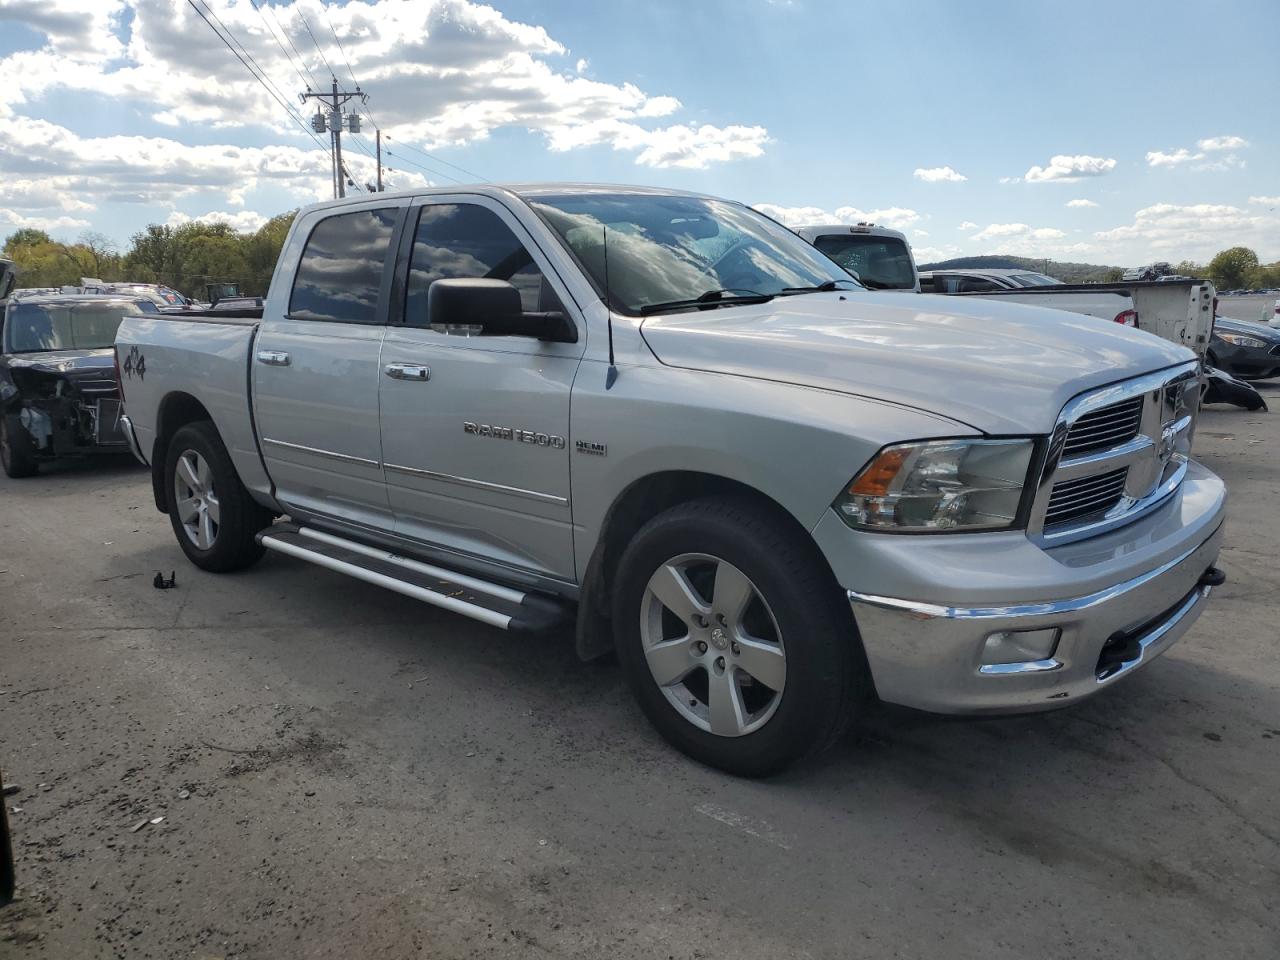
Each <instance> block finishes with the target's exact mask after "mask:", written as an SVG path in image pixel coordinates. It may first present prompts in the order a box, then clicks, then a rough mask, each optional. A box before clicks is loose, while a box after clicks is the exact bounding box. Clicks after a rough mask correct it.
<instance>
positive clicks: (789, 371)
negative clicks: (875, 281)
mask: <svg viewBox="0 0 1280 960" xmlns="http://www.w3.org/2000/svg"><path fill="white" fill-rule="evenodd" d="M640 329H641V333H642V335H643V336H644V339H645V341H646V342H647V343H648V344H649V347H650V349H652V350H653V352H654V354H655V355H656V356H657V358H658V359H659V361H661V362H662V363H664V364H666V365H668V366H674V367H684V368H688V369H693V370H706V371H711V372H716V373H727V374H735V375H738V376H744V377H754V378H758V379H762V380H775V381H779V382H783V383H793V384H797V385H800V386H809V387H817V388H820V389H824V390H835V391H839V392H841V393H848V394H854V395H858V396H863V397H870V398H874V399H877V400H885V401H889V402H892V403H898V404H902V405H904V406H909V407H914V408H916V409H919V410H925V411H928V412H930V413H933V414H941V415H943V416H946V417H949V418H950V419H952V420H956V421H959V422H961V423H964V424H966V425H968V426H971V427H974V428H975V429H978V430H981V431H983V432H985V433H992V434H1044V433H1048V432H1050V431H1051V430H1052V429H1053V426H1054V423H1055V422H1056V421H1057V417H1058V413H1059V412H1060V411H1061V410H1062V407H1063V405H1064V404H1066V402H1067V401H1068V400H1070V399H1071V398H1072V397H1073V396H1075V395H1076V394H1078V393H1081V392H1082V391H1085V390H1088V389H1090V388H1092V387H1097V386H1101V385H1103V384H1107V383H1113V382H1115V381H1117V380H1123V379H1126V378H1128V377H1133V376H1137V375H1139V374H1143V373H1148V372H1150V371H1152V370H1158V369H1161V368H1163V367H1168V366H1172V365H1174V364H1177V363H1183V362H1185V361H1187V360H1193V359H1195V355H1194V354H1193V353H1192V352H1191V351H1190V350H1187V349H1186V348H1184V347H1180V346H1178V345H1177V344H1174V343H1170V342H1169V341H1166V340H1162V339H1160V338H1159V337H1156V336H1153V335H1151V334H1148V333H1143V332H1141V331H1137V330H1132V329H1130V328H1128V327H1124V326H1122V325H1120V324H1116V323H1112V322H1110V321H1107V320H1099V319H1097V318H1095V317H1087V316H1084V315H1081V314H1074V313H1067V312H1065V311H1062V310H1046V309H1043V308H1040V307H1029V306H1025V305H1022V304H1014V303H1001V302H998V301H995V300H980V299H976V298H964V299H963V300H957V299H956V298H953V297H943V296H932V295H927V294H926V295H918V296H913V297H905V296H903V295H902V294H895V293H829V294H808V295H803V296H797V297H788V298H785V299H784V298H779V299H776V300H772V301H770V302H769V303H767V304H761V305H759V306H747V307H722V308H719V309H716V310H702V311H697V312H694V313H680V314H666V315H659V316H654V317H649V318H647V319H645V320H644V322H643V323H642V324H641V328H640Z"/></svg>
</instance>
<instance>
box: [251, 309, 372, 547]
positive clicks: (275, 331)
mask: <svg viewBox="0 0 1280 960" xmlns="http://www.w3.org/2000/svg"><path fill="white" fill-rule="evenodd" d="M385 331H386V328H385V327H382V326H364V325H360V324H353V323H323V322H317V321H314V320H287V319H286V320H280V321H278V322H274V323H272V324H271V325H270V326H269V327H268V328H267V329H264V330H263V331H262V333H261V334H259V336H258V340H257V342H256V343H255V344H254V348H253V349H254V357H253V360H252V364H253V392H254V399H255V407H256V417H257V421H258V434H259V436H260V437H261V438H262V456H263V458H264V460H265V461H266V464H267V472H268V473H269V474H270V475H271V479H272V480H273V481H275V485H276V496H277V497H278V499H279V500H280V502H281V503H283V504H285V505H286V506H295V507H299V508H301V509H303V510H307V511H310V512H312V513H319V514H324V515H326V516H331V517H337V518H340V519H345V520H350V521H354V522H357V523H366V524H372V525H375V526H377V527H379V528H381V529H390V527H391V526H392V518H391V508H390V506H389V504H388V502H387V491H386V484H385V481H384V480H383V475H382V467H381V462H382V444H381V437H380V436H379V433H378V381H379V379H380V375H379V366H378V359H379V353H380V351H381V349H382V338H383V335H384V333H385ZM268 354H284V355H286V356H287V357H288V362H287V365H281V364H278V363H267V362H263V360H262V359H261V357H262V356H264V355H268ZM272 359H277V358H275V357H273V358H272Z"/></svg>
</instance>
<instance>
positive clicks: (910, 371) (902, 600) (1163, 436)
mask: <svg viewBox="0 0 1280 960" xmlns="http://www.w3.org/2000/svg"><path fill="white" fill-rule="evenodd" d="M1048 319H1049V320H1052V322H1046V315H1042V313H1041V311H1038V310H1037V309H1035V308H1033V307H1027V306H1024V305H1020V304H1006V303H1000V302H995V301H991V300H972V299H957V298H947V297H933V296H913V297H904V296H902V295H901V294H893V293H889V292H884V293H880V292H875V291H868V290H866V289H864V288H862V287H861V286H860V285H858V284H857V283H856V282H855V281H853V280H852V279H851V278H850V276H849V275H848V274H847V273H845V272H844V271H843V270H842V269H841V268H840V267H839V266H837V265H836V264H835V263H834V262H832V261H831V260H828V259H827V257H826V256H825V255H823V254H822V253H821V252H819V251H818V250H816V249H815V248H813V247H812V246H810V245H809V244H807V243H805V242H804V241H803V240H801V239H800V238H799V237H797V236H796V235H795V234H793V233H791V232H790V231H788V230H786V229H784V228H783V227H781V226H779V225H778V224H776V223H774V222H773V221H771V220H769V219H768V218H766V217H764V216H762V215H760V214H757V213H756V212H754V211H753V210H751V209H749V208H747V207H745V206H743V205H740V204H737V203H731V202H726V201H723V200H716V199H712V198H708V197H702V196H696V195H691V194H685V193H677V192H672V191H665V190H650V189H643V188H624V187H616V186H589V185H563V184H560V185H541V186H518V187H510V188H505V187H499V186H483V187H466V188H455V189H453V190H448V191H446V190H435V191H422V192H418V193H412V194H400V195H396V194H380V195H375V196H360V197H354V198H349V199H347V200H345V201H338V202H334V203H324V204H319V205H317V206H313V207H309V208H307V209H305V210H304V211H303V212H302V213H301V214H300V215H299V216H298V218H297V220H296V221H295V223H294V225H293V229H292V231H291V233H290V235H289V237H288V239H287V240H286V242H285V245H284V249H283V251H282V253H281V256H280V260H279V263H278V264H277V266H276V270H275V275H274V277H273V279H272V283H271V288H270V292H269V293H268V295H267V297H266V300H265V303H264V306H263V309H262V310H261V316H257V315H256V314H249V315H246V316H236V315H235V314H234V312H232V313H222V314H209V315H203V316H202V315H197V314H176V315H153V316H138V317H127V318H125V320H124V322H123V323H122V324H121V326H120V330H119V335H118V339H117V343H116V350H117V354H118V362H119V364H120V368H121V372H122V387H123V393H124V399H125V405H126V420H125V429H126V432H127V434H128V435H129V437H130V439H131V444H132V446H133V447H134V450H135V453H136V455H137V456H138V457H139V458H140V459H142V460H143V461H144V462H147V463H149V464H151V466H152V471H153V472H152V476H153V479H154V483H153V486H154V494H155V503H156V506H157V507H158V508H159V509H160V510H162V511H164V512H166V513H168V514H169V516H170V518H171V520H172V524H173V529H174V532H175V534H176V536H177V539H178V542H179V544H181V546H182V549H183V550H184V551H185V553H186V554H187V556H188V557H189V558H190V559H191V560H192V562H194V563H195V564H197V565H198V566H200V567H202V568H204V569H206V570H215V571H223V570H232V569H236V568H240V567H244V566H247V565H248V564H251V563H253V562H254V561H255V560H257V559H258V558H259V556H260V555H261V554H262V552H263V550H264V549H267V550H272V551H277V552H279V553H282V554H285V555H287V556H288V557H292V558H297V559H298V560H303V561H308V562H311V563H314V564H318V565H319V566H321V567H324V568H327V569H328V570H330V571H334V572H337V573H343V574H347V575H349V576H352V577H356V578H358V579H360V580H363V581H366V582H369V583H374V584H378V585H381V586H383V587H386V588H388V589H391V590H395V591H398V592H399V593H402V594H406V595H408V596H410V597H415V598H417V599H419V600H421V601H424V602H426V603H429V604H434V605H435V606H437V607H442V608H444V609H446V610H450V611H453V612H455V613H459V614H463V615H465V616H469V617H473V618H475V619H477V620H480V621H483V622H484V623H487V624H490V625H492V626H494V627H497V628H500V629H506V630H511V631H529V630H543V629H549V628H553V627H556V626H557V625H561V624H563V625H566V626H567V625H568V624H569V623H571V622H575V620H576V626H577V644H578V649H579V652H580V654H581V655H582V656H583V657H587V658H590V657H596V656H600V655H603V654H606V653H608V652H609V651H614V650H616V653H617V657H618V659H619V661H620V662H621V665H622V668H623V670H624V672H625V674H626V676H627V678H628V681H629V683H630V685H631V687H632V688H633V690H634V692H635V695H636V697H637V698H638V700H639V703H640V705H641V706H642V708H643V710H644V712H645V713H646V714H647V715H648V717H649V718H650V720H651V721H652V722H653V723H654V725H655V726H656V727H657V728H658V730H659V731H660V732H661V733H662V734H663V735H664V736H665V737H667V738H668V739H669V740H670V741H671V742H672V743H673V744H675V745H676V746H677V747H679V748H680V749H682V750H684V751H686V752H687V753H689V754H690V755H692V756H694V757H696V758H698V759H700V760H702V761H705V762H707V763H710V764H714V765H716V766H719V767H722V768H724V769H727V770H730V771H734V772H737V773H740V774H745V775H761V774H766V773H769V772H772V771H776V770H778V769H781V768H782V767H784V766H786V765H787V764H788V763H790V762H792V761H794V760H796V759H797V758H799V757H802V756H804V755H806V754H809V753H812V752H814V751H816V750H817V749H819V748H821V747H823V746H824V745H827V744H830V743H831V742H833V741H834V740H835V739H836V738H837V737H838V736H839V734H840V733H841V732H842V730H844V729H845V727H846V725H847V724H848V723H849V722H850V721H851V720H852V719H854V718H855V717H856V716H857V714H858V712H859V709H860V707H861V705H862V704H863V703H864V702H865V700H864V698H865V697H866V696H868V695H878V696H879V697H880V698H882V699H883V700H886V701H891V702H894V703H900V704H906V705H909V706H912V707H918V708H923V709H926V710H933V711H941V712H947V713H992V712H1001V711H1026V710H1038V709H1044V708H1050V707H1055V706H1063V705H1066V704H1070V703H1073V702H1075V701H1077V700H1079V699H1081V698H1083V697H1086V696H1089V695H1091V694H1094V693H1097V692H1098V691H1100V690H1102V689H1103V688H1104V687H1107V686H1110V685H1112V684H1114V683H1116V682H1117V681H1118V680H1120V678H1122V677H1124V676H1126V675H1128V674H1130V673H1131V672H1133V671H1134V670H1135V669H1137V668H1139V667H1141V666H1142V665H1144V664H1146V663H1147V662H1149V661H1150V660H1151V659H1153V658H1154V657H1155V656H1157V655H1158V654H1160V653H1161V652H1163V651H1164V650H1166V649H1167V648H1168V647H1169V645H1170V644H1172V643H1173V642H1174V641H1175V640H1177V639H1178V638H1179V637H1180V636H1181V635H1182V634H1183V633H1185V632H1186V631H1187V629H1188V628H1189V627H1190V625H1191V624H1192V623H1193V622H1194V620H1195V619H1196V618H1197V617H1198V616H1199V614H1200V612H1201V610H1202V608H1203V606H1204V602H1205V600H1206V598H1207V597H1208V595H1209V591H1210V589H1211V587H1212V586H1214V585H1215V584H1216V583H1218V582H1221V574H1220V573H1219V572H1218V571H1217V570H1216V569H1215V568H1214V566H1213V564H1214V562H1215V560H1216V558H1217V555H1218V550H1219V546H1220V544H1221V540H1222V525H1223V516H1224V509H1225V491H1224V488H1223V484H1222V482H1221V481H1220V480H1219V479H1218V478H1217V477H1216V476H1214V475H1213V474H1212V473H1210V472H1209V471H1208V470H1206V469H1205V468H1204V467H1202V466H1200V465H1199V464H1197V463H1196V462H1195V461H1193V460H1192V459H1191V457H1190V450H1191V440H1192V434H1193V430H1194V425H1195V418H1196V412H1197V405H1198V403H1197V401H1198V396H1199V387H1200V372H1199V365H1198V362H1197V361H1196V359H1195V357H1194V355H1193V354H1192V353H1191V351H1189V350H1187V349H1185V348H1184V347H1181V346H1179V345H1177V344H1173V343H1170V342H1167V341H1165V340H1161V339H1159V338H1157V337H1154V336H1150V335H1148V334H1146V333H1142V332H1140V331H1135V330H1132V329H1128V328H1125V327H1123V326H1120V325H1117V324H1112V323H1106V322H1101V321H1098V320H1095V319H1093V318H1090V317H1085V316H1068V315H1065V314H1061V313H1056V312H1055V313H1053V314H1052V315H1051V316H1048ZM325 576H328V574H326V575H325Z"/></svg>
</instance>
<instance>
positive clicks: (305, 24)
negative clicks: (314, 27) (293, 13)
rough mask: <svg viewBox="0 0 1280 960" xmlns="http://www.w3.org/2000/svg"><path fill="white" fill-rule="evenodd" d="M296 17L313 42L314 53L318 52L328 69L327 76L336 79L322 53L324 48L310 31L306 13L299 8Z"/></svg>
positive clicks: (335, 74)
mask: <svg viewBox="0 0 1280 960" xmlns="http://www.w3.org/2000/svg"><path fill="white" fill-rule="evenodd" d="M298 19H300V20H301V21H302V25H303V27H305V28H306V31H307V36H309V37H310V38H311V42H312V43H313V44H315V47H316V53H318V54H320V59H321V60H323V61H324V66H325V69H326V70H328V71H329V76H331V77H333V78H334V79H337V76H338V74H337V72H336V71H335V70H334V69H333V67H331V66H330V65H329V58H328V57H326V56H325V55H324V50H323V49H322V48H321V47H320V44H319V42H318V41H317V40H316V35H315V34H314V33H312V32H311V24H310V23H308V22H307V15H306V14H305V13H303V12H302V11H301V10H299V11H298ZM317 86H319V84H317Z"/></svg>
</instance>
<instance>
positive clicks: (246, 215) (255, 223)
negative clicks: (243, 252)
mask: <svg viewBox="0 0 1280 960" xmlns="http://www.w3.org/2000/svg"><path fill="white" fill-rule="evenodd" d="M269 219H271V218H270V217H266V216H263V215H262V214H261V213H255V212H254V211H252V210H239V211H237V212H236V213H221V212H210V213H202V214H200V216H198V217H190V216H187V214H185V213H182V212H181V211H178V210H175V211H173V213H171V214H169V219H168V220H166V221H165V223H166V224H168V225H169V226H171V227H180V226H182V225H183V224H187V223H193V222H195V223H225V224H227V225H228V226H230V227H231V228H232V229H233V230H236V231H238V232H240V233H253V232H254V231H255V230H257V229H258V228H259V227H261V226H262V225H263V224H264V223H266V222H267V221H268V220H269Z"/></svg>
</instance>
